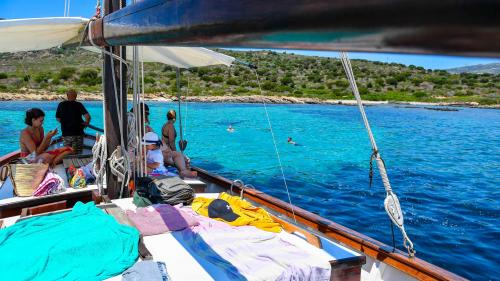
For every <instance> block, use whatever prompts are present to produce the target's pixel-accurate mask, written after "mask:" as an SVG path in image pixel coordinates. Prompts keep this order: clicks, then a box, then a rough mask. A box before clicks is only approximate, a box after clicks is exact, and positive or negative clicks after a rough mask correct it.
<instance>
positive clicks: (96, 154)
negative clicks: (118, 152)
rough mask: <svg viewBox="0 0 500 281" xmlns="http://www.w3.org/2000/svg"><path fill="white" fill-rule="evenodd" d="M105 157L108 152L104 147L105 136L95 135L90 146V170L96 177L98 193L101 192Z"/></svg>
mask: <svg viewBox="0 0 500 281" xmlns="http://www.w3.org/2000/svg"><path fill="white" fill-rule="evenodd" d="M106 159H108V152H107V147H106V137H105V136H104V135H102V136H99V135H97V139H96V142H95V143H94V146H93V147H92V163H94V165H93V167H92V172H93V174H94V176H95V178H96V183H97V187H98V188H99V194H102V189H103V179H104V174H105V172H106Z"/></svg>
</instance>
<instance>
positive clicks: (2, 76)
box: [0, 73, 9, 79]
mask: <svg viewBox="0 0 500 281" xmlns="http://www.w3.org/2000/svg"><path fill="white" fill-rule="evenodd" d="M7 77H9V76H8V75H7V74H6V73H0V79H5V78H7Z"/></svg>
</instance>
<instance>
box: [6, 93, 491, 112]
mask: <svg viewBox="0 0 500 281" xmlns="http://www.w3.org/2000/svg"><path fill="white" fill-rule="evenodd" d="M65 97H66V96H65V95H64V94H58V93H53V92H44V91H36V92H35V91H29V92H25V93H22V94H20V93H0V101H59V100H63V99H64V98H65ZM131 98H132V97H131V96H130V97H129V99H131ZM145 99H146V100H150V101H162V102H174V101H177V97H175V96H167V95H165V94H162V93H155V94H146V97H145ZM182 99H183V101H187V102H201V103H262V102H263V101H265V102H266V103H270V104H329V105H350V106H353V105H356V101H355V100H322V99H318V98H297V97H289V96H265V97H262V96H257V95H254V96H188V97H183V98H182ZM79 100H83V101H101V100H102V95H101V94H100V93H85V92H82V93H80V95H79ZM363 104H364V105H381V104H400V105H408V106H454V107H473V108H494V109H500V105H480V104H479V103H477V102H439V103H429V102H400V101H398V102H389V101H363Z"/></svg>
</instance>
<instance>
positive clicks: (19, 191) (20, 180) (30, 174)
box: [10, 163, 49, 197]
mask: <svg viewBox="0 0 500 281" xmlns="http://www.w3.org/2000/svg"><path fill="white" fill-rule="evenodd" d="M10 167H11V177H12V183H13V184H14V193H15V194H16V195H17V196H20V197H26V196H31V195H33V191H35V190H36V188H37V187H38V186H39V185H40V183H41V182H42V181H43V179H44V178H45V175H46V174H47V170H48V169H49V165H48V164H43V163H36V164H12V165H10Z"/></svg>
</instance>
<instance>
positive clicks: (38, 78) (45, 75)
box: [34, 72, 52, 83]
mask: <svg viewBox="0 0 500 281" xmlns="http://www.w3.org/2000/svg"><path fill="white" fill-rule="evenodd" d="M51 77H52V72H40V73H38V74H37V75H35V78H34V79H35V82H37V83H44V82H45V83H47V82H48V81H49V79H50V78H51Z"/></svg>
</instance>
